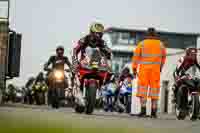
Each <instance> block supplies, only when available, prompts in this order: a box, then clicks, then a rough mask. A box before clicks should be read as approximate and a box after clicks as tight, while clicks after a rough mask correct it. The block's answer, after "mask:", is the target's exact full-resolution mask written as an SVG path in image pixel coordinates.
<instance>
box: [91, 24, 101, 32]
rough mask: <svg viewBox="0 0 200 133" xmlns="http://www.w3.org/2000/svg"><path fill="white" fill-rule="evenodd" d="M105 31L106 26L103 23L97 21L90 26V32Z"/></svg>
mask: <svg viewBox="0 0 200 133" xmlns="http://www.w3.org/2000/svg"><path fill="white" fill-rule="evenodd" d="M103 31H104V26H103V24H101V23H97V22H95V23H93V24H91V26H90V32H93V33H102V32H103Z"/></svg>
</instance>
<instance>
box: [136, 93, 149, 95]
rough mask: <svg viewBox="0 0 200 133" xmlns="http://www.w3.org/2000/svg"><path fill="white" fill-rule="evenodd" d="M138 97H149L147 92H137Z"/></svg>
mask: <svg viewBox="0 0 200 133" xmlns="http://www.w3.org/2000/svg"><path fill="white" fill-rule="evenodd" d="M137 95H147V92H137Z"/></svg>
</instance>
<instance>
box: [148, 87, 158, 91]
mask: <svg viewBox="0 0 200 133" xmlns="http://www.w3.org/2000/svg"><path fill="white" fill-rule="evenodd" d="M159 89H160V88H150V90H152V91H158V90H159Z"/></svg>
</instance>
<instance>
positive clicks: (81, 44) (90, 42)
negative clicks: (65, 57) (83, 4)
mask: <svg viewBox="0 0 200 133" xmlns="http://www.w3.org/2000/svg"><path fill="white" fill-rule="evenodd" d="M103 31H104V26H103V25H102V24H101V23H96V22H95V23H93V24H92V25H91V26H90V33H89V34H88V35H86V36H85V37H83V38H81V39H80V40H79V41H78V44H77V45H76V47H75V48H74V50H73V57H72V61H73V65H75V66H74V67H73V68H74V70H73V71H74V73H75V72H76V71H77V69H78V67H79V65H78V64H79V62H81V61H82V60H83V59H85V57H86V56H85V53H86V48H87V47H92V48H96V47H97V48H99V49H100V51H101V52H102V53H103V54H104V55H105V56H106V58H107V59H108V60H110V59H111V50H110V48H108V47H107V46H106V45H105V41H104V40H103V39H102V37H103ZM80 52H81V57H80V59H78V54H79V53H80ZM81 85H82V84H81ZM81 88H82V87H81Z"/></svg>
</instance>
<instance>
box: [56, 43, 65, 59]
mask: <svg viewBox="0 0 200 133" xmlns="http://www.w3.org/2000/svg"><path fill="white" fill-rule="evenodd" d="M56 53H57V55H58V56H62V55H63V54H64V47H63V46H61V45H59V46H58V47H57V48H56Z"/></svg>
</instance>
